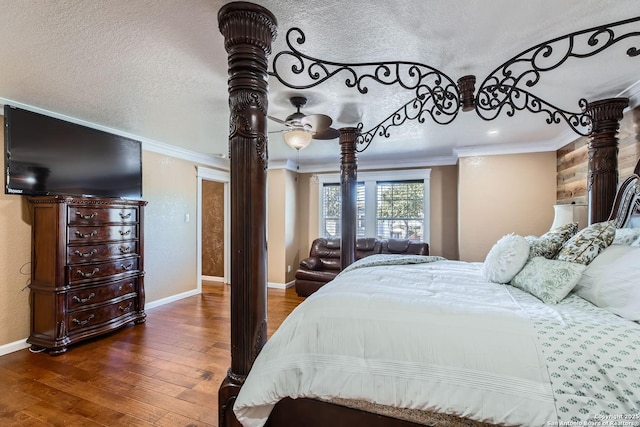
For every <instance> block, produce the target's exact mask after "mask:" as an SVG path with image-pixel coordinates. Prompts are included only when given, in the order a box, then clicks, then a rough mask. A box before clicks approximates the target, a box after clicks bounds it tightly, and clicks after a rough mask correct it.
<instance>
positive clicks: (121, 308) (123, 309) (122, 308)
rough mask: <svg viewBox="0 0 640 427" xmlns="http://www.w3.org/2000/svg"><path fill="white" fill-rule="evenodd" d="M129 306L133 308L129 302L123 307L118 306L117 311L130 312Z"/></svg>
mask: <svg viewBox="0 0 640 427" xmlns="http://www.w3.org/2000/svg"><path fill="white" fill-rule="evenodd" d="M131 306H133V302H131V301H129V304H127V305H126V306H125V307H123V306H121V305H119V306H118V309H120V311H130V310H131Z"/></svg>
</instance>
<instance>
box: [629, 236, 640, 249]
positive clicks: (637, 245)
mask: <svg viewBox="0 0 640 427" xmlns="http://www.w3.org/2000/svg"><path fill="white" fill-rule="evenodd" d="M631 246H635V247H640V237H639V238H638V240H636V241H635V242H633V243H632V244H631Z"/></svg>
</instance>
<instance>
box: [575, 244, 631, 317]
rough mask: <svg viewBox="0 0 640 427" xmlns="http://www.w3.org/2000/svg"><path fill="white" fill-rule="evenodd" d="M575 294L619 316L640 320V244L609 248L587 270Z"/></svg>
mask: <svg viewBox="0 0 640 427" xmlns="http://www.w3.org/2000/svg"><path fill="white" fill-rule="evenodd" d="M575 293H576V294H577V295H579V296H581V297H582V298H584V299H586V300H587V301H590V302H591V303H592V304H594V305H597V306H598V307H601V308H605V309H607V310H609V311H611V312H613V313H615V314H617V315H618V316H621V317H624V318H625V319H629V320H634V321H640V247H635V246H626V245H612V246H609V247H608V248H606V249H605V250H604V251H602V253H600V255H598V256H597V257H596V258H595V259H594V260H593V261H591V264H589V266H588V267H587V269H586V270H585V271H584V273H583V274H582V278H581V279H580V281H579V282H578V284H577V285H576V288H575Z"/></svg>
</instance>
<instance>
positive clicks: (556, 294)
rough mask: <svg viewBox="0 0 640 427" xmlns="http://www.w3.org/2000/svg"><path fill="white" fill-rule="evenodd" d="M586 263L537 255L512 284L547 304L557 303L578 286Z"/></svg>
mask: <svg viewBox="0 0 640 427" xmlns="http://www.w3.org/2000/svg"><path fill="white" fill-rule="evenodd" d="M586 268H587V266H586V265H583V264H577V263H575V262H566V261H558V260H555V259H547V258H545V257H535V258H533V259H531V260H529V262H527V264H526V265H525V266H524V268H523V269H522V270H520V272H519V273H518V274H516V276H515V277H514V278H513V280H511V285H513V286H515V287H516V288H520V289H522V290H523V291H526V292H529V293H530V294H531V295H533V296H535V297H537V298H538V299H541V300H542V301H543V302H544V303H545V304H557V303H558V302H560V301H562V300H563V299H564V297H566V296H567V295H568V294H569V292H571V290H572V289H573V288H574V287H575V286H576V283H578V280H580V277H581V276H582V272H583V271H584V270H585V269H586Z"/></svg>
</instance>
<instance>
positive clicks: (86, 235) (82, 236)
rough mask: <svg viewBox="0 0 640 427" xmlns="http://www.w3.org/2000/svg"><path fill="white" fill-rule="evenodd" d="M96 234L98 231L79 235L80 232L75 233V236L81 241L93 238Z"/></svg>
mask: <svg viewBox="0 0 640 427" xmlns="http://www.w3.org/2000/svg"><path fill="white" fill-rule="evenodd" d="M96 234H98V230H93V231H92V232H91V233H86V234H84V233H81V232H80V231H76V236H78V237H81V238H83V239H85V238H87V237H93V236H95V235H96Z"/></svg>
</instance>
